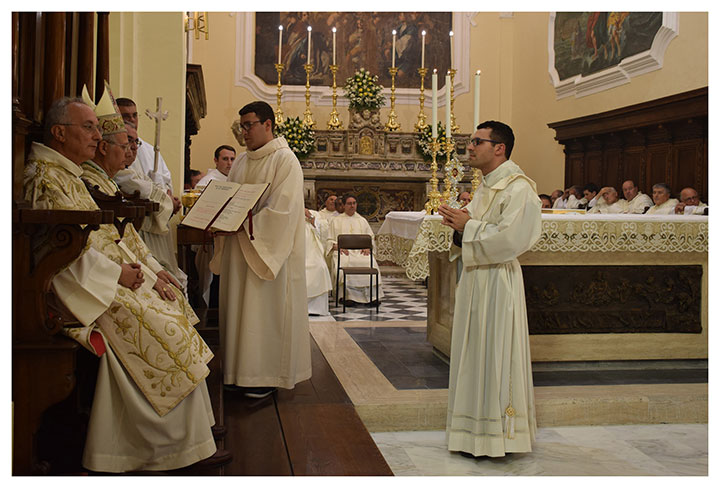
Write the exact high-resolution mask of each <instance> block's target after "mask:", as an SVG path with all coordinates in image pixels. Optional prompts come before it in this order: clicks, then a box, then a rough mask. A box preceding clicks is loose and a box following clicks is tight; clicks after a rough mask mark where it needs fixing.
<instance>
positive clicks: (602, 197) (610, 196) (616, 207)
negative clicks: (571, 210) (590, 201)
mask: <svg viewBox="0 0 720 488" xmlns="http://www.w3.org/2000/svg"><path fill="white" fill-rule="evenodd" d="M597 213H600V214H616V213H628V202H627V200H620V199H619V198H618V192H617V190H616V189H615V188H613V187H611V186H606V187H604V188H602V189H600V191H599V192H598V194H597V205H595V206H593V207H592V208H591V209H590V210H588V214H597Z"/></svg>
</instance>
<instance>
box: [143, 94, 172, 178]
mask: <svg viewBox="0 0 720 488" xmlns="http://www.w3.org/2000/svg"><path fill="white" fill-rule="evenodd" d="M156 107H157V108H156V110H155V112H151V111H150V109H149V108H148V109H145V115H147V116H148V117H150V118H151V119H153V120H155V160H154V162H153V174H155V173H157V170H158V158H159V157H160V125H161V124H162V121H163V120H165V119H167V118H168V113H167V110H166V111H164V112H163V110H162V97H157V102H156Z"/></svg>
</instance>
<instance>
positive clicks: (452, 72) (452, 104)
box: [450, 69, 460, 132]
mask: <svg viewBox="0 0 720 488" xmlns="http://www.w3.org/2000/svg"><path fill="white" fill-rule="evenodd" d="M455 73H457V70H456V69H451V70H450V125H451V126H452V127H451V131H452V132H457V131H458V130H460V126H458V125H457V124H456V123H455Z"/></svg>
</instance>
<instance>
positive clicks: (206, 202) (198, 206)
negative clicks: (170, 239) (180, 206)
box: [182, 180, 270, 232]
mask: <svg viewBox="0 0 720 488" xmlns="http://www.w3.org/2000/svg"><path fill="white" fill-rule="evenodd" d="M268 186H270V183H257V184H250V183H246V184H244V185H241V184H240V183H233V182H232V181H218V180H211V181H210V183H208V185H207V186H206V187H205V190H203V192H202V194H201V195H200V197H199V198H198V199H197V201H196V202H195V205H193V206H192V208H191V209H190V211H189V212H188V214H187V215H186V216H185V218H184V219H183V220H182V223H183V225H187V226H189V227H195V228H196V229H202V230H208V229H209V230H212V231H223V232H235V231H237V230H238V229H239V228H240V226H241V225H242V224H243V222H245V219H246V218H247V216H248V212H249V211H250V210H251V209H252V208H253V207H254V206H255V204H256V203H257V202H258V200H260V197H261V196H262V194H263V193H265V190H266V189H267V187H268Z"/></svg>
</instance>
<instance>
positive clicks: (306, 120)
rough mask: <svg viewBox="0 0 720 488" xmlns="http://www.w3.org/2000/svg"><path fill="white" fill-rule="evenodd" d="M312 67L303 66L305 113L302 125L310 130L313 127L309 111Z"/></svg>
mask: <svg viewBox="0 0 720 488" xmlns="http://www.w3.org/2000/svg"><path fill="white" fill-rule="evenodd" d="M312 69H313V65H312V64H309V63H308V64H306V65H305V74H306V78H305V112H303V125H305V126H307V127H310V128H311V129H312V128H314V127H315V121H314V120H313V117H312V112H311V111H310V73H311V72H312Z"/></svg>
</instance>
